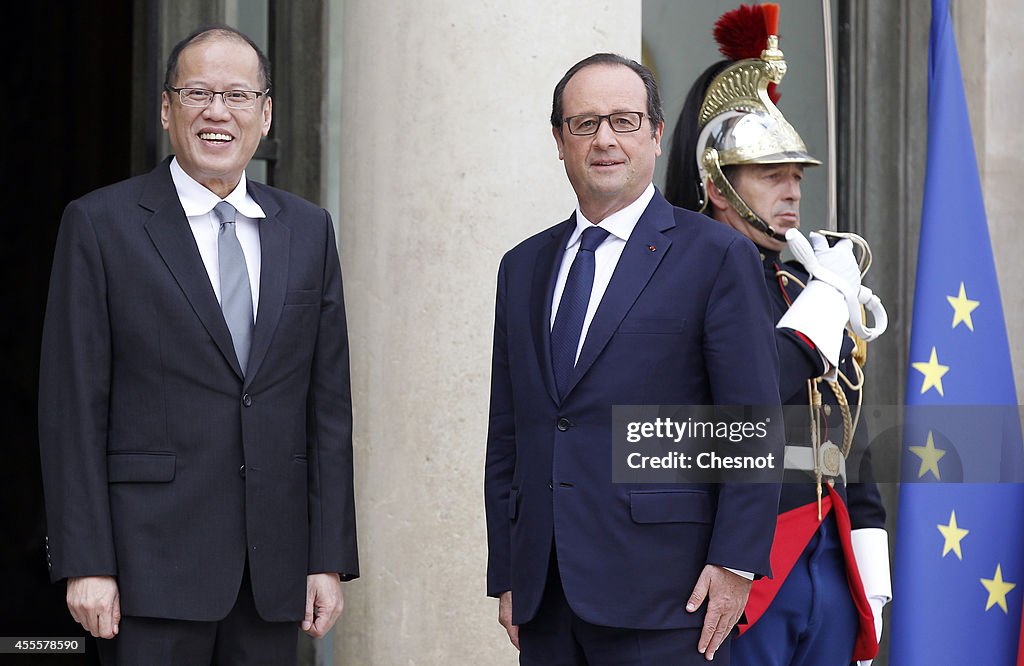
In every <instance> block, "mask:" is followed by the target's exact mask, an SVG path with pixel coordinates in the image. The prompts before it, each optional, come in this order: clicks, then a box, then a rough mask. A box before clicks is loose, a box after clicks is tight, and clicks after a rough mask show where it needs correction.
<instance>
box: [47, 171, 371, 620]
mask: <svg viewBox="0 0 1024 666" xmlns="http://www.w3.org/2000/svg"><path fill="white" fill-rule="evenodd" d="M168 165H169V160H168V161H165V162H164V163H162V164H161V165H160V166H159V167H157V168H156V169H155V170H154V171H152V172H151V173H149V174H147V175H144V176H140V177H137V178H133V179H130V180H127V181H124V182H121V183H117V184H115V185H112V186H109V187H106V188H103V189H100V190H97V191H95V192H92V193H90V194H88V195H87V196H85V197H83V198H81V199H79V200H76V201H73V202H71V203H70V204H69V205H68V207H67V208H66V210H65V212H64V217H63V220H62V221H61V228H60V233H59V236H58V239H57V248H56V253H55V256H54V264H53V272H52V276H51V282H50V295H49V300H48V302H47V311H46V323H45V326H44V331H43V341H42V362H41V372H40V400H39V423H40V450H41V456H42V467H43V480H44V488H45V495H46V510H47V521H48V534H49V535H48V551H49V552H48V556H49V558H50V566H51V577H52V578H53V579H54V580H58V579H61V578H64V577H69V576H87V575H112V576H116V577H117V579H118V584H119V589H120V603H121V609H122V612H123V613H125V614H127V615H141V616H150V617H164V618H179V619H189V620H216V619H220V618H222V617H224V616H225V615H226V614H227V613H228V611H229V610H230V609H231V607H232V605H233V603H234V601H235V597H236V596H237V592H238V587H239V583H240V581H241V577H242V571H243V567H244V564H245V562H246V559H247V558H248V561H249V566H250V571H251V576H252V587H253V594H254V596H255V601H256V607H257V609H258V611H259V613H260V615H261V616H262V617H263V618H264V619H266V620H271V621H285V620H299V619H301V618H302V615H303V611H304V606H305V577H306V575H307V574H308V573H315V572H339V573H341V574H342V575H343V576H344V577H347V578H352V577H355V576H357V575H358V563H357V555H356V534H355V509H354V502H353V488H352V448H351V430H352V421H351V397H350V390H349V380H348V376H349V363H348V341H347V334H346V325H345V309H344V301H343V297H342V284H341V271H340V267H339V263H338V254H337V248H336V245H335V239H334V232H333V228H332V225H331V220H330V216H329V215H328V214H327V212H326V211H324V210H323V209H321V208H318V207H316V206H314V205H312V204H310V203H308V202H306V201H303V200H302V199H299V198H298V197H295V196H293V195H290V194H288V193H286V192H283V191H281V190H277V189H274V188H271V187H267V186H265V185H261V184H258V183H254V182H252V181H249V185H248V189H249V194H250V195H251V196H252V197H253V198H254V199H255V200H256V201H257V202H258V203H259V204H260V206H261V207H262V208H263V210H264V212H265V213H266V216H267V217H266V219H264V220H261V221H260V222H259V230H260V246H261V255H262V270H261V275H260V294H259V307H258V310H257V319H256V327H255V332H254V335H253V344H252V349H251V355H250V358H249V364H248V373H247V375H246V376H245V377H243V376H242V374H241V371H240V369H239V366H238V361H237V359H236V357H235V353H234V347H233V346H232V342H231V336H230V333H229V332H228V328H227V325H226V324H225V322H224V317H223V315H222V313H221V309H220V306H219V305H218V303H217V299H216V297H215V295H214V291H213V287H212V286H211V284H210V279H209V276H208V274H207V272H206V269H205V267H204V265H203V262H202V260H201V258H200V255H199V251H198V248H197V247H196V243H195V238H194V236H193V234H192V232H191V229H190V227H189V223H188V219H187V218H186V217H185V214H184V211H183V210H182V207H181V203H180V201H179V200H178V196H177V193H176V191H175V188H174V184H173V182H172V180H171V176H170V171H169V167H168Z"/></svg>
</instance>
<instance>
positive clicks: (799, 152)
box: [696, 4, 821, 240]
mask: <svg viewBox="0 0 1024 666" xmlns="http://www.w3.org/2000/svg"><path fill="white" fill-rule="evenodd" d="M756 8H757V9H762V10H763V9H772V8H773V6H771V5H768V4H765V5H757V6H756ZM741 9H744V10H750V9H753V8H749V7H741ZM765 13H766V14H770V15H769V16H768V17H766V18H764V20H765V21H766V22H767V23H769V25H767V31H768V38H767V44H766V45H765V48H764V50H763V51H761V55H760V57H757V58H744V59H742V60H738V61H736V62H734V63H733V64H731V65H729V66H728V67H726V68H725V69H724V70H723V71H722V72H721V73H720V74H718V76H716V77H715V78H714V79H712V81H711V83H710V84H708V89H707V92H706V93H705V95H704V101H703V103H702V104H701V106H700V111H699V112H698V114H697V124H698V127H699V129H700V134H699V135H698V138H697V144H696V160H697V170H698V172H699V174H700V187H701V188H702V196H701V199H702V200H703V207H702V208H701V210H702V211H703V210H704V209H705V208H706V207H707V196H706V195H704V194H703V187H704V183H705V182H706V181H707V180H708V179H710V180H711V182H712V183H713V184H714V185H715V187H717V188H718V189H719V190H721V192H722V194H723V195H724V196H725V197H726V199H727V200H728V201H729V203H730V204H732V206H733V208H735V209H736V212H737V213H739V215H740V216H741V217H743V219H745V220H746V221H747V222H748V223H750V224H751V225H753V226H754V227H755V228H757V229H758V230H760V231H762V232H764V233H765V234H767V235H768V236H769V237H771V238H776V239H779V240H785V239H784V238H782V237H781V236H779V235H777V234H776V233H775V232H773V231H772V229H771V227H769V226H768V224H767V223H766V222H765V221H764V220H762V219H761V218H760V217H759V216H758V215H757V214H756V213H754V211H752V210H751V209H750V207H749V206H748V205H747V204H746V202H744V201H743V199H742V198H740V196H739V194H737V193H736V190H735V189H734V188H733V186H732V184H730V183H729V180H728V179H727V178H726V177H725V175H724V174H723V173H722V167H725V166H732V165H741V164H782V163H796V164H806V165H811V166H813V165H818V164H821V161H820V160H818V159H815V158H814V157H812V156H811V155H810V154H809V153H808V152H807V146H806V145H805V144H804V141H803V139H801V138H800V135H799V134H797V131H796V130H795V129H793V126H792V125H790V124H789V122H787V121H786V118H785V117H784V116H783V115H782V112H781V111H779V109H778V107H777V106H775V103H774V102H773V101H772V98H771V96H770V95H769V90H768V87H769V85H770V84H773V83H774V84H778V83H779V82H781V81H782V77H784V76H785V75H786V61H785V60H784V59H783V55H782V51H780V50H779V38H778V35H777V34H776V33H777V32H778V26H777V19H778V6H777V5H774V11H771V12H770V13H769V12H765ZM730 14H732V13H730ZM728 16H729V15H728V14H727V15H726V16H723V17H722V19H720V20H719V21H720V23H721V21H722V20H724V19H726V18H727V17H728ZM756 16H758V17H760V16H762V15H761V14H760V13H756ZM716 38H718V33H717V31H716ZM719 41H720V43H721V40H719Z"/></svg>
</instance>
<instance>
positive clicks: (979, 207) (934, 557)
mask: <svg viewBox="0 0 1024 666" xmlns="http://www.w3.org/2000/svg"><path fill="white" fill-rule="evenodd" d="M928 65H929V71H928V161H927V172H926V176H925V191H924V207H923V210H922V219H921V237H920V246H919V250H918V263H917V278H916V286H915V291H914V315H913V327H912V329H911V341H910V358H909V363H910V365H909V368H908V370H907V390H906V404H907V407H906V418H905V424H906V425H905V428H904V432H903V445H904V446H903V449H904V450H903V459H902V468H901V475H902V478H903V483H902V484H901V486H900V505H899V515H898V526H897V535H896V556H895V567H894V569H895V571H894V576H893V579H894V580H893V582H894V588H893V602H892V621H891V632H890V637H891V642H890V652H889V655H890V663H891V664H894V665H897V666H917V665H919V664H920V665H924V664H928V665H929V666H932V665H934V664H979V665H980V664H985V665H986V666H987V665H992V666H1013V664H1015V663H1016V659H1017V646H1018V640H1019V637H1020V630H1021V599H1022V596H1021V595H1022V592H1024V485H1022V484H1019V483H1007V482H1004V483H974V482H973V481H976V480H977V479H978V478H981V477H978V476H975V477H973V478H972V477H971V475H970V474H968V473H965V469H968V467H969V465H968V463H971V462H974V461H976V460H985V461H988V460H990V459H991V460H994V462H991V463H989V462H986V466H988V467H989V469H990V470H991V469H995V470H996V471H997V474H996V477H995V480H996V481H999V480H1002V481H1007V480H1008V477H1007V475H1009V474H1013V473H1014V471H1015V470H1018V469H1019V461H1018V458H1017V457H1018V456H1019V455H1020V452H1021V430H1020V420H1019V416H1018V411H1017V407H1016V405H1017V394H1016V389H1015V387H1014V381H1013V368H1012V365H1011V362H1010V353H1009V344H1008V341H1007V335H1006V325H1005V321H1004V319H1003V309H1002V305H1001V301H1000V296H999V284H998V280H997V277H996V271H995V264H994V262H993V260H992V246H991V242H990V239H989V234H988V223H987V221H986V218H985V205H984V200H983V198H982V193H981V184H980V180H979V177H978V167H977V161H976V159H975V154H974V145H973V141H972V138H971V128H970V120H969V118H968V115H967V103H966V98H965V95H964V88H963V80H962V78H961V72H960V60H959V57H958V55H957V48H956V41H955V39H954V35H953V26H952V23H951V21H950V16H949V0H932V23H931V35H930V42H929V63H928ZM971 406H973V407H971ZM950 413H956V414H957V415H958V416H957V418H956V419H954V420H953V421H954V422H953V423H950V422H949V420H948V419H947V421H946V422H943V421H942V419H941V418H935V417H937V416H938V415H940V414H950ZM1000 460H1001V461H1002V462H1001V463H1000V462H999V461H1000ZM992 465H994V466H995V467H994V468H993V467H992ZM986 478H987V477H986Z"/></svg>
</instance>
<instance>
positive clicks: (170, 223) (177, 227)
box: [139, 160, 242, 377]
mask: <svg viewBox="0 0 1024 666" xmlns="http://www.w3.org/2000/svg"><path fill="white" fill-rule="evenodd" d="M168 164H169V160H168V161H165V162H164V163H163V164H161V165H160V166H159V167H157V168H156V169H155V170H154V171H152V172H151V173H150V175H149V177H148V182H147V183H146V187H145V190H144V191H143V194H142V198H141V199H140V200H139V205H140V206H141V207H142V208H145V209H146V210H148V211H151V212H152V216H151V217H150V218H149V220H148V221H147V222H146V225H145V227H146V232H147V233H148V234H149V237H150V239H151V240H152V241H153V245H155V246H156V250H157V252H159V253H160V257H161V258H162V259H163V261H164V263H165V264H166V265H167V268H168V270H170V272H171V274H172V275H173V276H174V279H175V281H176V282H177V283H178V286H180V287H181V290H182V291H183V292H184V293H185V298H187V299H188V302H189V304H191V306H192V309H193V310H194V311H195V313H196V316H197V317H199V321H201V322H202V324H203V326H204V327H205V328H206V330H207V332H208V333H209V334H210V337H211V338H213V341H214V343H216V345H217V348H218V349H220V352H221V354H223V355H224V358H225V359H227V361H228V363H230V364H231V367H232V368H234V370H235V372H236V373H237V374H238V376H239V377H241V376H242V370H241V368H240V367H239V365H238V358H237V357H236V356H235V347H234V344H233V343H232V342H231V332H230V331H229V330H228V325H227V324H226V323H225V322H224V313H223V312H222V311H221V309H220V304H219V303H218V302H217V295H216V294H215V293H214V292H213V286H212V285H211V284H210V276H209V273H207V272H206V266H205V265H203V260H202V258H201V257H200V256H199V248H197V247H196V239H195V236H193V235H192V229H191V228H190V227H189V225H188V218H186V217H185V211H184V210H182V207H181V202H180V201H179V200H178V195H177V192H176V191H175V189H174V182H173V181H172V180H171V174H170V171H169V170H168Z"/></svg>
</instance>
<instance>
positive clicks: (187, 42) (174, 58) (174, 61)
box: [164, 25, 271, 90]
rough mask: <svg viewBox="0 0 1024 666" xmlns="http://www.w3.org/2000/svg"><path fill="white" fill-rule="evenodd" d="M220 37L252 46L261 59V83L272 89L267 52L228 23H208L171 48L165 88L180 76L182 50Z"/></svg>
mask: <svg viewBox="0 0 1024 666" xmlns="http://www.w3.org/2000/svg"><path fill="white" fill-rule="evenodd" d="M218 37H227V38H229V39H235V40H238V41H241V42H245V43H246V44H248V45H249V46H251V47H252V50H253V51H255V52H256V57H257V58H258V59H259V66H260V79H261V83H260V85H261V87H262V89H263V90H270V88H271V85H270V59H269V58H267V56H266V54H265V53H263V51H262V50H261V49H260V47H259V46H257V45H256V42H254V41H252V39H251V38H250V37H249V36H248V35H246V34H245V33H244V32H242V31H240V30H236V29H234V28H232V27H231V26H227V25H208V26H205V27H202V28H199V29H198V30H196V31H195V32H193V33H192V34H190V35H189V36H188V37H186V38H185V39H183V40H181V41H180V42H178V43H177V44H175V45H174V48H172V49H171V53H170V55H169V56H167V69H166V70H165V72H164V88H167V87H168V86H171V85H174V81H175V80H176V79H177V77H178V59H179V58H180V57H181V52H182V51H184V50H185V48H186V47H187V46H191V45H192V44H198V43H199V42H204V41H206V40H208V39H214V38H218Z"/></svg>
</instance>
